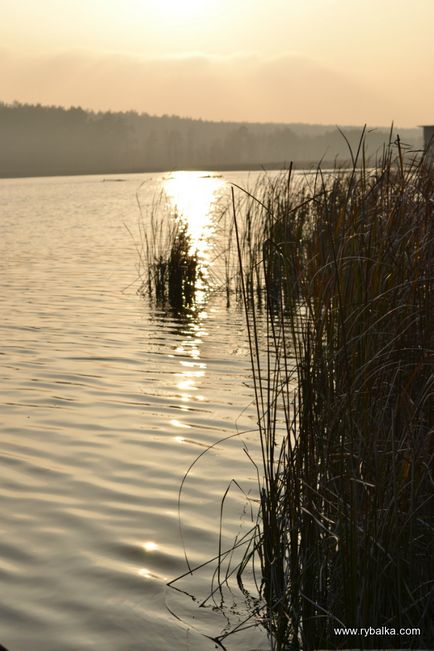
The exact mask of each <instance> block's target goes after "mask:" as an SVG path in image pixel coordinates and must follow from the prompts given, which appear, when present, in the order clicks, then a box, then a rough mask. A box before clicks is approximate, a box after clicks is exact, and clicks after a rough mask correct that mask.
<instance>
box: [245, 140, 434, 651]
mask: <svg viewBox="0 0 434 651" xmlns="http://www.w3.org/2000/svg"><path fill="white" fill-rule="evenodd" d="M352 156H353V163H354V167H353V169H352V170H350V171H348V172H347V173H332V174H323V173H322V172H321V170H320V169H319V170H318V172H317V174H316V175H315V176H314V177H312V179H311V183H310V186H309V184H307V183H305V184H304V185H303V187H294V179H293V177H292V173H291V170H289V171H288V173H286V174H284V175H282V176H281V177H279V178H278V179H277V180H272V181H268V182H267V181H266V182H265V183H264V184H263V186H262V189H261V193H260V195H259V197H257V198H252V197H251V196H250V195H249V196H248V199H249V203H248V208H249V209H248V211H247V212H244V213H243V212H242V210H240V206H239V205H236V203H235V197H234V195H233V213H234V223H235V236H236V239H237V251H238V256H239V264H240V270H241V274H240V276H239V284H240V286H241V290H240V291H241V293H242V296H243V300H244V305H245V312H246V319H247V325H248V331H249V341H250V353H251V363H252V371H253V381H254V390H255V399H256V407H257V421H258V428H259V437H260V443H261V451H262V467H261V472H260V486H259V495H260V508H259V518H258V522H257V526H256V527H255V529H254V534H253V536H252V539H251V541H250V543H249V545H248V551H247V552H246V555H245V557H244V559H243V561H242V562H241V563H240V565H239V568H238V582H239V584H240V585H242V582H243V573H244V572H245V571H246V568H248V567H251V566H252V565H254V566H255V567H260V579H259V581H258V586H259V597H260V599H261V600H262V603H263V610H262V611H261V612H262V615H260V619H261V622H262V623H263V624H264V625H265V626H266V627H267V629H268V631H269V633H270V638H271V643H272V648H273V649H275V650H277V651H283V650H287V649H299V648H301V649H304V650H305V651H311V650H313V649H318V648H322V649H326V648H349V647H351V648H353V647H357V648H381V647H384V646H387V647H389V648H391V647H399V648H404V647H412V648H414V647H417V648H429V644H430V640H431V641H432V634H433V631H432V622H433V621H434V617H433V590H432V587H433V583H432V573H431V567H430V563H431V559H432V551H433V550H432V545H433V535H432V534H433V520H432V475H431V469H432V457H433V445H432V397H433V374H432V348H433V338H432V332H433V260H434V221H433V193H432V190H433V175H432V167H429V165H428V164H427V163H425V162H424V161H423V159H422V160H420V159H419V160H416V159H411V158H410V157H409V156H406V155H405V152H403V150H402V147H401V146H400V143H399V141H398V144H397V147H395V148H394V147H393V146H392V145H390V147H389V148H388V149H387V150H385V151H384V153H383V156H382V159H381V160H380V161H379V162H378V163H377V164H376V166H375V168H374V169H369V168H368V167H367V166H366V165H365V164H364V157H363V139H362V140H361V142H360V146H359V151H358V152H357V153H356V154H354V155H353V154H352ZM259 297H261V298H260V300H259ZM261 301H262V304H263V306H264V309H265V310H266V315H267V319H266V322H267V326H266V332H265V333H264V332H260V331H259V328H258V325H257V324H258V319H257V318H256V316H257V310H258V309H260V307H261ZM338 627H346V628H349V627H352V628H355V627H357V628H360V627H364V628H369V627H372V628H374V629H379V628H381V627H389V628H394V629H395V630H396V631H397V634H396V635H393V636H390V637H381V635H380V636H375V635H373V636H370V637H364V636H362V635H354V636H351V637H345V636H344V635H337V634H335V629H336V628H338ZM416 627H418V628H420V636H417V635H400V634H399V630H400V629H403V628H409V629H414V628H416Z"/></svg>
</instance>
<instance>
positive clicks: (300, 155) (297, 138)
mask: <svg viewBox="0 0 434 651" xmlns="http://www.w3.org/2000/svg"><path fill="white" fill-rule="evenodd" d="M342 130H343V132H344V133H345V137H346V138H347V140H348V141H349V143H350V144H351V146H352V147H353V148H354V149H356V148H357V143H358V141H359V138H360V134H361V127H360V126H354V127H344V128H343V129H342ZM389 132H390V129H386V128H377V129H374V130H371V131H370V132H369V133H368V136H367V148H368V151H367V153H368V155H369V156H375V155H376V154H377V153H378V152H379V151H380V150H381V149H382V147H383V145H384V143H385V142H387V141H388V139H389V135H390V133H389ZM396 133H399V135H400V137H401V140H402V141H403V142H404V143H406V144H408V146H410V147H411V148H419V147H420V146H421V141H422V134H421V132H420V130H419V129H399V130H398V129H395V134H396ZM336 158H338V160H339V161H340V162H342V163H344V162H345V161H347V160H348V159H349V153H348V145H347V143H346V142H345V139H344V137H343V136H342V134H341V133H339V131H338V129H337V128H336V126H332V125H318V124H298V123H297V124H262V123H239V122H209V121H204V120H193V119H190V118H182V117H177V116H169V115H163V116H161V117H157V116H153V115H148V114H146V113H140V114H139V113H135V112H133V111H130V112H126V113H112V112H98V113H96V112H93V111H86V110H84V109H82V108H79V107H73V108H62V107H57V106H41V105H40V104H37V105H33V104H19V103H14V104H6V103H1V102H0V176H1V177H14V176H50V175H63V174H92V173H105V174H107V173H111V172H113V173H122V172H141V171H158V170H173V169H216V170H217V169H231V168H232V169H240V168H243V169H249V168H252V169H254V168H260V167H261V166H264V167H270V166H273V167H281V166H282V165H285V164H288V163H289V162H290V161H293V162H294V163H296V164H298V165H299V166H300V165H307V164H309V163H315V162H317V161H319V160H320V159H323V160H324V161H325V162H328V163H333V162H334V160H335V159H336Z"/></svg>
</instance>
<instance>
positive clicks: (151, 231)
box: [139, 198, 201, 311]
mask: <svg viewBox="0 0 434 651" xmlns="http://www.w3.org/2000/svg"><path fill="white" fill-rule="evenodd" d="M140 242H141V246H140V251H139V260H140V269H139V275H140V278H141V285H140V288H139V292H140V293H142V294H148V295H149V296H150V297H151V298H152V299H155V300H156V302H157V303H158V304H160V305H165V304H166V303H168V304H169V305H170V306H171V307H172V308H173V309H175V310H176V311H180V310H183V309H185V308H187V307H191V306H192V305H193V303H194V300H195V293H196V286H197V281H198V279H199V278H200V275H201V271H200V264H199V259H198V255H197V252H196V251H194V250H193V247H192V241H191V237H190V235H189V233H188V229H187V227H186V225H185V224H184V223H183V221H182V219H180V218H179V216H178V215H177V214H176V213H175V214H170V213H168V211H167V209H166V210H164V209H163V206H162V198H160V200H158V201H156V202H155V203H154V205H153V206H152V208H151V211H150V215H149V216H148V219H147V220H145V219H144V217H143V214H141V222H140Z"/></svg>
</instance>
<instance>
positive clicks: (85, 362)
mask: <svg viewBox="0 0 434 651" xmlns="http://www.w3.org/2000/svg"><path fill="white" fill-rule="evenodd" d="M252 176H253V177H254V175H252ZM116 178H117V179H120V178H121V179H123V182H114V177H106V179H107V181H105V182H104V181H103V177H99V176H90V177H89V176H88V177H69V178H50V179H20V180H0V215H1V224H0V248H1V252H0V266H1V275H0V285H1V291H0V296H1V300H2V315H1V322H0V327H1V342H2V345H1V361H2V364H1V386H2V422H1V434H0V464H1V471H0V484H1V518H0V580H1V591H0V643H1V644H4V645H5V646H7V647H8V648H9V650H10V651H90V650H95V651H102V650H104V651H145V650H146V651H163V650H166V649H180V650H184V649H185V650H187V649H189V650H190V649H191V650H203V651H207V649H213V648H214V646H215V645H214V643H213V642H211V641H210V640H209V639H208V638H206V637H204V635H203V634H207V635H218V634H219V633H220V631H221V629H222V627H223V626H224V625H225V624H226V620H225V618H224V616H222V615H221V614H219V613H218V612H214V611H213V610H212V609H211V608H199V607H198V603H199V602H194V601H192V600H191V599H190V598H189V597H187V596H185V595H184V594H182V593H180V592H177V591H175V590H173V589H171V588H169V587H167V585H166V584H167V582H168V581H169V580H171V579H173V578H175V577H176V576H179V575H181V574H182V573H183V572H185V571H186V562H185V558H184V551H183V545H182V541H181V536H180V531H179V526H178V489H179V487H180V483H181V480H182V477H183V475H184V473H185V472H186V470H187V468H188V467H189V465H190V464H191V463H192V462H193V461H194V459H195V458H196V457H197V456H198V454H200V453H201V452H202V451H203V450H205V449H206V446H209V445H210V444H212V443H214V442H215V441H217V440H219V439H221V438H223V437H225V436H229V435H231V434H235V432H236V431H237V428H238V429H239V430H240V431H241V430H249V429H252V428H254V421H255V418H254V410H253V407H252V405H251V400H252V391H251V389H250V388H249V362H248V356H247V346H246V338H245V330H244V325H243V315H242V313H241V312H240V311H239V310H238V309H236V308H233V309H231V310H227V309H226V307H225V301H224V299H223V298H222V297H219V296H212V297H211V298H209V299H207V300H206V301H205V302H204V303H203V304H202V305H201V307H200V308H199V309H197V310H196V311H194V312H193V313H191V314H187V315H184V316H183V317H182V318H179V317H178V318H177V317H176V316H175V315H173V314H170V313H167V312H166V313H165V312H163V311H161V310H156V309H155V310H154V309H151V307H150V306H149V304H148V302H147V301H146V300H145V299H143V298H142V297H140V296H139V295H138V294H137V291H136V290H137V286H138V283H137V281H136V264H137V252H136V250H135V246H134V241H133V238H132V235H133V236H134V237H137V233H138V220H139V210H138V206H137V202H136V192H137V191H138V188H139V186H140V185H141V184H142V185H141V187H140V190H139V196H140V203H141V205H142V210H143V215H144V217H145V218H146V215H147V214H148V212H149V210H148V209H149V206H150V204H151V203H152V200H153V197H154V196H156V195H158V193H159V192H160V191H161V189H164V190H165V192H166V195H167V196H168V197H169V200H170V201H172V202H173V203H174V204H176V206H177V208H178V211H179V212H180V213H182V214H184V215H185V217H186V219H187V221H188V225H189V229H190V232H191V233H192V236H193V238H194V239H195V241H196V242H197V243H199V245H200V247H201V255H202V256H203V259H204V260H206V259H208V260H211V259H212V253H213V251H212V245H211V244H210V238H211V240H212V235H213V230H214V228H215V222H214V217H213V209H214V208H213V205H214V202H215V201H216V199H217V198H218V197H219V196H221V194H222V193H225V192H227V188H228V185H227V180H228V178H232V179H234V180H236V182H237V183H239V184H241V185H242V184H243V183H246V182H247V178H246V175H245V174H243V173H235V174H231V175H225V176H223V177H220V176H216V177H212V176H207V175H206V174H205V173H204V174H196V173H177V174H174V175H172V176H170V175H168V174H167V175H160V176H158V175H144V176H139V175H126V176H117V177H116ZM255 439H256V435H255V433H251V434H245V435H243V436H242V437H238V438H237V437H236V438H234V439H230V440H229V441H226V442H224V443H220V444H218V445H216V446H215V447H214V448H213V449H212V450H211V451H209V452H208V453H207V454H205V455H204V456H203V457H202V458H201V459H200V460H199V461H198V462H197V464H196V465H195V466H194V468H193V470H192V472H191V474H190V476H189V477H188V479H187V481H186V483H185V486H184V491H183V495H182V502H181V511H182V522H183V534H184V539H185V544H186V549H187V553H188V557H189V560H190V562H191V564H192V565H196V564H201V563H203V562H204V561H206V560H208V559H209V558H211V557H212V556H214V555H215V554H216V553H217V545H218V533H219V528H220V521H219V514H220V500H221V497H222V495H223V493H224V491H225V489H226V487H227V486H228V484H229V482H230V480H231V479H232V478H236V479H237V480H238V481H239V482H240V483H241V485H242V487H243V489H244V490H245V491H249V490H251V491H252V494H255V476H254V469H253V467H252V465H251V463H250V462H249V461H248V459H247V456H246V455H245V454H244V452H243V449H242V448H243V444H246V445H248V447H249V450H250V452H251V454H253V455H255V454H256V440H255ZM244 507H245V499H244V498H243V497H242V495H241V494H240V492H239V491H238V490H237V489H234V490H232V491H231V492H230V494H229V497H228V498H227V501H226V506H225V518H224V521H223V525H222V535H223V542H224V544H227V545H229V544H230V543H231V542H232V541H233V539H234V537H235V535H236V534H237V533H238V531H239V530H240V526H245V525H243V524H242V523H243V521H245V520H247V523H248V518H249V516H248V514H246V513H244V515H243V508H244ZM244 511H245V508H244ZM210 576H211V574H210V571H209V570H208V569H207V568H205V569H204V570H203V571H200V572H197V573H195V574H193V576H189V577H187V578H186V579H185V580H184V581H183V582H180V584H179V587H182V589H185V590H186V591H187V592H189V593H191V594H193V595H195V596H196V597H197V598H198V599H202V598H204V597H205V596H206V594H207V592H209V591H210ZM235 601H237V596H236V595H235ZM240 603H242V602H240ZM172 613H173V614H172ZM178 618H179V619H178ZM235 623H236V620H235ZM259 646H262V648H266V643H265V641H264V637H263V635H262V634H261V633H260V632H259V631H246V632H244V633H241V634H238V635H236V636H235V637H233V638H231V640H230V641H229V642H228V648H229V649H236V650H237V649H240V650H241V649H245V650H248V649H253V648H258V647H259Z"/></svg>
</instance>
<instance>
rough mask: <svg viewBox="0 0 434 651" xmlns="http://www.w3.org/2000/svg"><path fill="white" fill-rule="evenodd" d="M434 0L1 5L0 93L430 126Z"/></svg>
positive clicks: (30, 1)
mask: <svg viewBox="0 0 434 651" xmlns="http://www.w3.org/2000/svg"><path fill="white" fill-rule="evenodd" d="M433 25H434V0H411V2H410V1H409V0H74V1H70V0H25V1H23V0H0V100H2V101H8V102H9V101H14V100H18V101H23V102H24V101H25V102H40V103H42V104H47V103H48V104H61V105H66V106H69V105H81V106H84V107H86V108H93V109H112V110H129V109H133V110H138V111H146V112H148V113H152V114H157V115H161V114H165V113H168V114H178V115H183V116H190V117H195V118H199V117H201V118H204V119H213V120H247V121H261V122H265V121H273V122H276V121H279V122H294V121H296V122H318V123H331V124H335V123H339V124H362V123H365V122H367V123H368V124H370V125H389V124H390V123H391V122H392V120H393V121H395V123H396V124H398V125H400V126H416V125H418V124H421V123H425V122H429V123H432V122H433V121H434V84H433V83H432V70H433V69H434V56H433V45H432V43H433V27H432V26H433Z"/></svg>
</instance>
